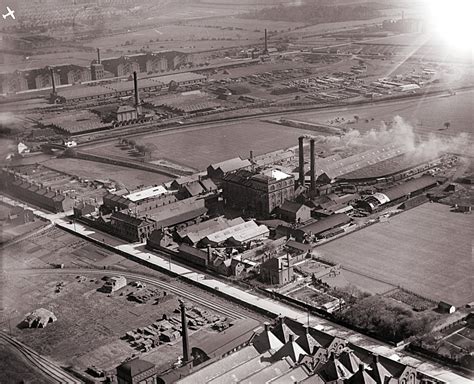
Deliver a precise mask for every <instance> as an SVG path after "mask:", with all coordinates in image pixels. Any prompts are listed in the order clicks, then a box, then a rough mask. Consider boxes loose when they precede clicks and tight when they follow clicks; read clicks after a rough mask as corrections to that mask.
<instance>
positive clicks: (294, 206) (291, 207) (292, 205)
mask: <svg viewBox="0 0 474 384" xmlns="http://www.w3.org/2000/svg"><path fill="white" fill-rule="evenodd" d="M304 206H305V205H304V204H303V203H296V202H293V201H288V200H286V201H285V202H284V203H283V205H282V206H281V207H280V208H279V210H280V212H289V213H297V212H298V211H299V210H300V209H301V208H303V207H304Z"/></svg>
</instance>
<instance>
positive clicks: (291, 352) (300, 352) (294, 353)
mask: <svg viewBox="0 0 474 384" xmlns="http://www.w3.org/2000/svg"><path fill="white" fill-rule="evenodd" d="M306 355H307V353H306V352H305V350H304V349H303V348H301V347H300V346H299V345H298V344H297V343H296V341H294V339H293V338H291V337H290V340H289V341H288V342H287V343H286V344H285V345H283V347H281V348H280V349H279V350H278V351H277V352H276V353H275V354H274V355H273V356H272V359H273V360H274V361H276V360H281V359H284V358H286V357H289V358H290V359H291V360H292V361H293V362H294V363H295V364H296V363H299V361H300V360H301V359H302V358H303V356H306Z"/></svg>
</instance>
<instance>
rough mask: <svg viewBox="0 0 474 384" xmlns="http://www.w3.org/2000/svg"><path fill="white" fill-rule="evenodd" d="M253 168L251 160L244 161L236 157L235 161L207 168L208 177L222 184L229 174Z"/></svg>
mask: <svg viewBox="0 0 474 384" xmlns="http://www.w3.org/2000/svg"><path fill="white" fill-rule="evenodd" d="M251 166H252V163H251V162H250V161H249V160H247V159H244V160H242V159H241V158H240V157H236V158H234V159H230V160H225V161H221V162H220V163H215V164H211V165H210V166H209V167H207V176H208V177H209V178H211V179H213V180H214V181H215V182H216V183H218V184H220V182H221V181H222V179H223V178H224V176H226V175H227V174H229V173H231V172H235V171H238V170H242V169H250V167H251Z"/></svg>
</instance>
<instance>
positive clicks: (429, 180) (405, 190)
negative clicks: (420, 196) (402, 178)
mask: <svg viewBox="0 0 474 384" xmlns="http://www.w3.org/2000/svg"><path fill="white" fill-rule="evenodd" d="M436 183H437V179H436V178H435V177H433V176H427V175H424V176H421V177H418V178H416V179H413V180H409V181H406V182H404V183H403V184H400V185H397V186H396V187H393V188H390V189H387V190H385V191H383V194H384V195H385V196H387V197H388V198H389V199H390V200H391V201H393V200H397V199H399V198H400V197H403V196H407V195H409V194H410V193H413V192H417V191H420V190H422V189H425V188H431V187H434V186H435V185H436Z"/></svg>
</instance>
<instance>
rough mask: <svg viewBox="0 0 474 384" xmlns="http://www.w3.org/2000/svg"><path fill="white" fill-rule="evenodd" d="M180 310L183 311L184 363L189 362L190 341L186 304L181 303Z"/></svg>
mask: <svg viewBox="0 0 474 384" xmlns="http://www.w3.org/2000/svg"><path fill="white" fill-rule="evenodd" d="M179 308H180V310H181V336H182V338H183V363H187V362H188V361H189V339H188V322H187V320H186V307H185V306H184V302H182V301H181V300H180V301H179Z"/></svg>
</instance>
